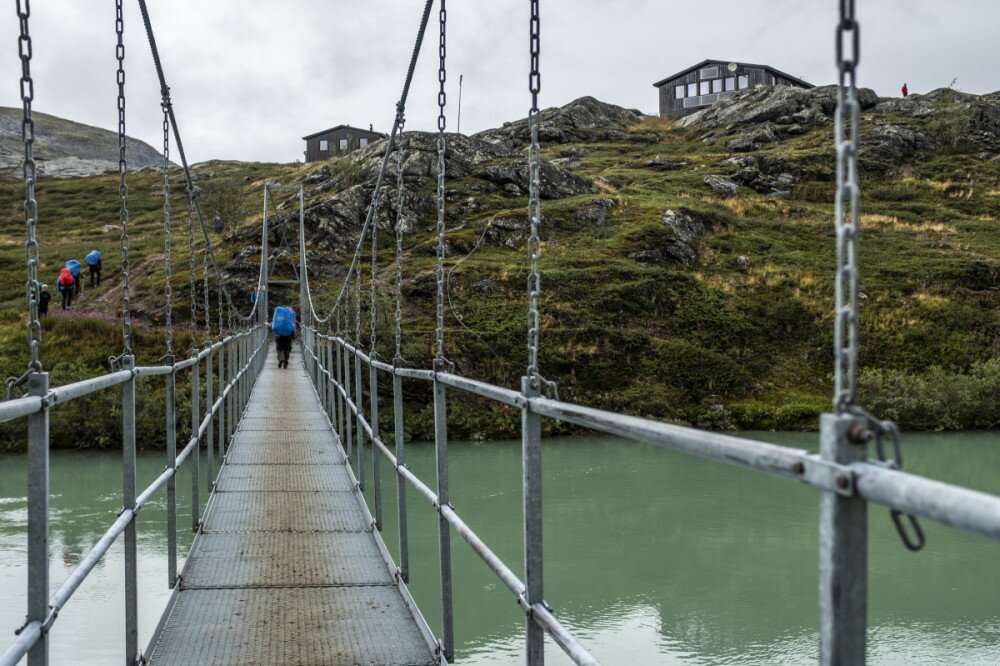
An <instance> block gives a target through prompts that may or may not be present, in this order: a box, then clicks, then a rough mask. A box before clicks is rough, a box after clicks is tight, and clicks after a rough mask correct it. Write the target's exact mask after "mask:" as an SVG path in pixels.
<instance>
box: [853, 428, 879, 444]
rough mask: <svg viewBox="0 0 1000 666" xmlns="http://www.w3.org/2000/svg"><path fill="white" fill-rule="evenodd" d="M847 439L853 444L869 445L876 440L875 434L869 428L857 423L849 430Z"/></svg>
mask: <svg viewBox="0 0 1000 666" xmlns="http://www.w3.org/2000/svg"><path fill="white" fill-rule="evenodd" d="M847 439H848V440H849V441H850V442H851V443H852V444H867V443H868V442H871V441H873V440H874V439H875V433H874V432H872V431H871V429H870V428H868V427H867V426H864V425H862V424H860V423H855V424H853V425H852V426H851V427H850V428H848V429H847Z"/></svg>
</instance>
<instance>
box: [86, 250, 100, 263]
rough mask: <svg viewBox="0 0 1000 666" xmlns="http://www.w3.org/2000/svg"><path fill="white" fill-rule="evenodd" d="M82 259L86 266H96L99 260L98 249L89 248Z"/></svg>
mask: <svg viewBox="0 0 1000 666" xmlns="http://www.w3.org/2000/svg"><path fill="white" fill-rule="evenodd" d="M83 260H84V261H85V262H87V265H88V266H96V265H97V264H98V263H99V262H100V261H101V253H100V251H99V250H91V251H90V253H89V254H87V256H86V257H84V258H83Z"/></svg>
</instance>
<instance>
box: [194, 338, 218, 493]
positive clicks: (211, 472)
mask: <svg viewBox="0 0 1000 666" xmlns="http://www.w3.org/2000/svg"><path fill="white" fill-rule="evenodd" d="M211 351H212V350H211V348H209V349H208V352H209V353H208V355H207V356H205V422H206V423H205V448H206V449H207V452H208V474H206V475H205V482H206V483H205V485H206V487H207V490H208V492H209V493H211V492H212V488H214V487H215V432H214V431H213V430H212V425H213V419H214V418H215V410H214V409H212V407H213V406H214V405H215V400H214V395H213V394H214V392H215V391H214V386H213V384H214V380H215V377H214V375H213V374H212V353H211ZM199 430H201V428H199ZM219 463H220V464H221V463H222V461H221V460H220V461H219Z"/></svg>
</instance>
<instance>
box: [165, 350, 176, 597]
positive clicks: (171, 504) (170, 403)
mask: <svg viewBox="0 0 1000 666" xmlns="http://www.w3.org/2000/svg"><path fill="white" fill-rule="evenodd" d="M167 364H168V365H171V366H173V364H174V356H173V354H169V355H168V356H167ZM175 467H177V375H176V374H175V371H173V370H171V372H170V374H169V375H167V469H173V468H175ZM176 584H177V472H176V470H175V471H174V473H173V474H172V475H171V476H170V478H169V479H167V586H168V587H170V588H171V589H173V587H174V585H176Z"/></svg>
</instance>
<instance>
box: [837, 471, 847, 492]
mask: <svg viewBox="0 0 1000 666" xmlns="http://www.w3.org/2000/svg"><path fill="white" fill-rule="evenodd" d="M849 485H850V482H849V481H848V480H847V476H845V475H843V474H838V475H837V487H838V488H840V489H841V490H846V489H847V487H848V486H849Z"/></svg>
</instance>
